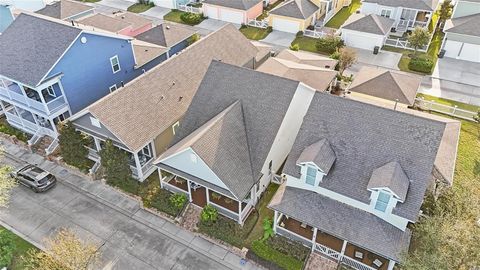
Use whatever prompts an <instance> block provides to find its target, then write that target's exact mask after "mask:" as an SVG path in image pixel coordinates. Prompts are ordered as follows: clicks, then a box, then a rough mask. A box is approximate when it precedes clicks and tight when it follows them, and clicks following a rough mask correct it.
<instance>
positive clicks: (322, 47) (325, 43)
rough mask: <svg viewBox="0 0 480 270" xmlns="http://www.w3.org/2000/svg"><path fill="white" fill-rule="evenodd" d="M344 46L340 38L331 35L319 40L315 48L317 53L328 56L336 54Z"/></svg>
mask: <svg viewBox="0 0 480 270" xmlns="http://www.w3.org/2000/svg"><path fill="white" fill-rule="evenodd" d="M344 46H345V43H344V42H343V40H342V39H341V38H340V37H338V36H333V35H329V36H326V37H324V38H319V39H318V41H317V43H316V44H315V47H316V48H317V50H318V51H320V52H325V53H329V54H331V53H334V52H336V51H337V50H338V49H340V48H342V47H344Z"/></svg>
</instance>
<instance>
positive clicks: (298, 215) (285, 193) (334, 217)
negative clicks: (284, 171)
mask: <svg viewBox="0 0 480 270" xmlns="http://www.w3.org/2000/svg"><path fill="white" fill-rule="evenodd" d="M305 205H308V206H310V207H305ZM269 207H270V208H272V209H274V210H277V211H280V212H282V213H284V214H286V215H287V216H289V217H291V218H294V219H296V220H299V221H301V222H304V223H306V224H308V225H310V226H313V227H316V228H318V229H320V230H321V231H323V232H326V233H328V234H330V235H333V236H335V237H337V238H340V239H345V240H347V241H348V242H350V243H352V244H354V245H356V246H358V247H361V248H364V249H366V250H369V251H371V252H373V253H375V254H379V255H381V256H383V257H386V258H389V259H393V260H395V261H400V260H401V258H402V253H403V252H405V251H407V250H408V246H409V243H410V236H411V232H410V230H409V229H406V231H405V232H404V231H402V230H400V229H398V228H396V227H394V226H393V225H391V224H389V223H388V222H385V221H384V220H382V219H381V218H379V217H376V216H375V215H372V214H370V213H367V212H364V211H362V210H359V209H357V208H354V207H351V206H348V205H346V204H343V203H341V202H338V201H335V200H332V199H330V198H328V197H325V196H322V195H320V194H318V193H315V192H312V191H308V190H303V189H297V188H293V187H286V186H285V185H282V186H280V188H279V189H278V191H277V193H276V194H275V196H274V197H273V199H272V201H271V202H270V205H269Z"/></svg>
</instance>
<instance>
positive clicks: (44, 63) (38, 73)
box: [0, 13, 82, 87]
mask: <svg viewBox="0 0 480 270" xmlns="http://www.w3.org/2000/svg"><path fill="white" fill-rule="evenodd" d="M81 32H82V30H81V29H78V28H75V27H72V26H69V25H65V24H62V23H58V22H55V21H52V20H47V19H44V18H40V17H37V16H33V15H30V14H25V13H22V14H20V15H19V16H18V17H17V18H16V19H15V20H14V21H13V22H12V24H11V25H10V26H9V27H8V28H7V29H6V30H5V31H4V32H3V33H2V35H0V52H1V53H0V63H10V64H8V65H7V64H1V65H0V75H3V76H5V77H7V78H10V79H13V80H16V81H18V82H21V83H24V84H26V85H29V86H31V87H35V86H37V85H38V84H39V83H41V80H42V79H43V78H44V77H45V76H46V75H47V73H48V72H49V71H50V69H51V68H52V67H53V66H54V65H55V63H56V62H57V61H58V59H60V57H61V56H62V55H63V54H64V53H65V51H66V50H67V49H68V48H69V47H70V45H71V44H72V43H73V42H74V41H75V40H76V39H77V37H78V36H79V35H80V33H81ZM15 63H21V64H15ZM26 67H28V68H26Z"/></svg>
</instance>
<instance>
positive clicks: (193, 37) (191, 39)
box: [187, 33, 200, 46]
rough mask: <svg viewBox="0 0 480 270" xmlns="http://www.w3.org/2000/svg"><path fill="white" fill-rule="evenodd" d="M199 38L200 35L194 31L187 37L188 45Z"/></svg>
mask: <svg viewBox="0 0 480 270" xmlns="http://www.w3.org/2000/svg"><path fill="white" fill-rule="evenodd" d="M199 40H200V35H199V34H197V33H195V34H193V35H192V36H191V37H189V38H188V41H187V42H188V46H190V45H192V44H193V43H195V42H197V41H199Z"/></svg>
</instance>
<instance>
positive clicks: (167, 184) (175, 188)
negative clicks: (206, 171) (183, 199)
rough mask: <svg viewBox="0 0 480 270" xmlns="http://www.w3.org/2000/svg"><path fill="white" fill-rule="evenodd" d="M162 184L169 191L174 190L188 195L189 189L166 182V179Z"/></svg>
mask: <svg viewBox="0 0 480 270" xmlns="http://www.w3.org/2000/svg"><path fill="white" fill-rule="evenodd" d="M162 185H163V188H165V189H166V190H169V191H171V192H174V193H185V194H187V195H188V191H186V190H183V189H181V188H178V187H176V186H174V185H172V184H169V183H168V182H166V181H163V182H162Z"/></svg>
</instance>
